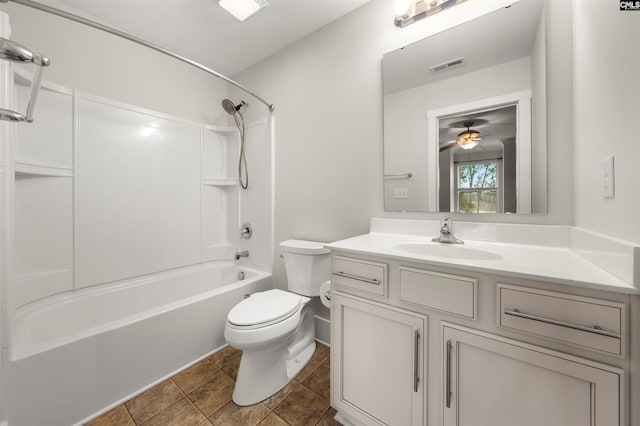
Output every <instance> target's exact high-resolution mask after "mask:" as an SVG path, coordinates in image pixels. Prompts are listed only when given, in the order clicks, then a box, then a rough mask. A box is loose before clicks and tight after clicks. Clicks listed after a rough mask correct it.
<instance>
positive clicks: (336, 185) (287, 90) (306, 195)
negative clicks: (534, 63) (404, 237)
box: [235, 0, 573, 285]
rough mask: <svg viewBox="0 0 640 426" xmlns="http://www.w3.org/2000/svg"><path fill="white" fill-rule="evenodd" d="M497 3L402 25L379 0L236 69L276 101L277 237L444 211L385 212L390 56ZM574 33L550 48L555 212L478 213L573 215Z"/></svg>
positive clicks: (346, 231)
mask: <svg viewBox="0 0 640 426" xmlns="http://www.w3.org/2000/svg"><path fill="white" fill-rule="evenodd" d="M569 1H570V0H559V1H553V2H551V3H567V2H569ZM498 3H499V2H497V1H470V2H465V3H463V4H461V5H459V6H456V7H455V8H453V9H450V10H448V11H447V12H443V13H441V14H438V15H435V16H432V17H430V18H428V19H425V20H423V21H420V22H418V23H415V24H413V25H410V26H408V27H406V28H404V29H399V28H396V27H395V26H394V25H393V10H392V9H393V8H392V4H391V2H390V1H385V0H372V1H371V2H369V3H367V4H366V5H364V6H362V7H360V8H359V9H356V10H355V11H354V12H352V13H350V14H348V15H346V16H344V17H343V18H341V19H339V20H337V21H335V22H333V23H332V24H330V25H328V26H327V27H325V28H323V29H321V30H319V31H317V32H315V33H313V34H311V35H310V36H308V37H306V38H305V39H303V40H301V41H299V42H297V43H295V44H293V45H291V46H289V47H288V48H286V49H284V50H282V51H280V52H279V53H277V54H275V55H273V56H271V57H270V58H268V59H266V60H265V61H263V62H261V63H259V64H258V65H256V66H254V67H252V68H251V69H249V70H247V71H245V72H243V73H241V74H239V75H237V76H235V77H236V79H237V80H238V81H240V82H241V83H243V84H247V85H249V86H250V87H252V88H254V89H255V90H256V91H258V92H259V93H261V94H262V95H263V96H264V97H265V98H267V99H269V101H270V102H273V103H274V104H275V107H276V111H275V116H276V118H277V128H276V140H275V144H276V148H275V149H276V160H275V161H276V200H275V203H276V206H275V209H276V216H275V217H276V224H275V241H276V244H277V242H279V241H282V240H285V239H287V238H307V239H316V240H322V241H332V240H338V239H342V238H347V237H351V236H355V235H357V234H362V233H366V232H367V231H368V228H369V218H370V217H372V216H387V217H404V218H425V219H427V218H429V219H433V218H439V217H440V214H427V213H404V214H403V213H385V212H384V211H383V186H382V132H383V129H382V118H383V117H382V79H381V58H382V55H383V54H384V53H385V52H388V51H390V50H393V49H396V48H399V47H401V46H404V45H406V44H408V43H411V42H413V41H416V40H418V39H421V38H423V37H425V36H427V35H429V34H433V33H435V32H438V31H441V30H443V29H446V28H448V27H450V26H452V25H455V24H456V23H458V22H460V21H461V20H462V19H463V17H464V16H463V15H465V14H471V12H470V11H471V10H473V11H474V13H476V14H480V8H483V9H485V10H490V9H491V8H492V7H494V8H495V7H496V4H498ZM506 3H508V2H502V4H503V5H504V4H506ZM570 30H571V29H570V28H569V31H570ZM570 40H571V39H570V37H569V38H567V39H566V40H565V39H558V40H554V41H553V42H550V41H549V42H548V46H547V47H548V51H549V54H550V55H555V56H557V57H558V58H560V59H563V60H564V62H562V63H560V64H559V65H558V68H554V69H553V70H551V71H550V73H549V74H548V75H547V78H548V79H549V81H548V83H549V91H548V93H549V96H550V98H549V99H548V101H549V102H550V103H554V102H556V101H557V102H556V105H555V107H554V108H550V113H551V114H556V115H558V116H560V117H562V118H563V119H562V120H560V119H557V120H550V122H549V125H550V131H549V159H550V160H549V169H550V170H549V176H550V179H552V181H553V184H551V185H549V214H548V215H545V216H529V215H527V216H517V217H514V216H513V215H509V216H485V215H483V216H482V217H480V218H478V220H490V221H502V222H507V221H512V222H513V221H518V222H532V223H554V224H567V223H571V221H572V215H573V212H572V200H571V197H570V196H567V194H570V193H571V192H570V191H571V179H566V178H562V176H566V171H567V169H566V167H565V166H566V161H567V158H571V149H572V145H571V129H572V126H571V122H570V121H569V122H566V121H564V118H565V117H566V107H567V105H568V106H569V107H571V104H572V92H571V87H572V86H571V82H570V80H568V79H567V78H570V77H571V56H570V55H569V56H568V57H565V56H563V55H567V52H570V50H567V49H570V48H571V41H570ZM567 62H568V64H567ZM567 74H568V77H567ZM558 99H559V100H558ZM567 136H568V137H569V138H568V139H567ZM569 172H571V171H570V170H569ZM465 219H466V220H468V219H467V218H465ZM276 253H278V251H277V250H276ZM275 263H276V278H277V280H278V285H283V284H284V282H285V281H284V269H283V266H282V262H281V261H279V260H278V259H277V258H276V262H275Z"/></svg>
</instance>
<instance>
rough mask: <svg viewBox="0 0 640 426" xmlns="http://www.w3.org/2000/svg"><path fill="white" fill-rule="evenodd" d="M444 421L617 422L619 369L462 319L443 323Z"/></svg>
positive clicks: (525, 424)
mask: <svg viewBox="0 0 640 426" xmlns="http://www.w3.org/2000/svg"><path fill="white" fill-rule="evenodd" d="M442 354H443V396H444V397H443V400H444V401H443V405H444V422H443V423H444V425H446V426H450V425H451V426H453V425H456V426H467V425H469V426H470V425H473V426H483V425H486V426H501V425H504V426H513V425H519V426H533V425H536V426H543V425H544V426H566V425H572V426H579V425H584V426H613V425H620V426H621V425H623V424H624V419H623V417H622V416H623V410H621V401H623V396H622V395H623V393H622V392H623V387H622V383H623V382H624V380H623V377H624V376H623V371H622V370H620V369H617V368H614V367H610V366H607V365H604V364H600V363H595V362H592V361H588V360H586V359H581V358H577V357H573V356H570V355H567V354H563V353H561V352H556V351H551V350H547V349H544V348H541V347H538V346H533V345H529V344H526V343H522V342H518V341H515V340H511V339H506V338H502V337H499V336H496V335H492V334H489V333H484V332H480V331H476V330H472V329H468V328H465V327H459V326H455V325H451V324H444V327H443V352H442Z"/></svg>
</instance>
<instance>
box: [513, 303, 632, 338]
mask: <svg viewBox="0 0 640 426" xmlns="http://www.w3.org/2000/svg"><path fill="white" fill-rule="evenodd" d="M504 314H505V315H511V316H513V317H518V318H525V319H530V320H533V321H539V322H544V323H547V324H553V325H558V326H560V327H566V328H572V329H574V330H580V331H586V332H588V333H593V334H598V335H600V336H607V337H614V338H616V339H620V334H618V333H613V332H611V331H606V330H603V329H602V328H600V327H599V326H597V325H596V326H594V327H585V326H583V325H578V324H572V323H569V322H564V321H558V320H554V319H551V318H545V317H539V316H537V315H532V314H525V313H524V312H520V310H518V309H514V310H509V309H505V310H504Z"/></svg>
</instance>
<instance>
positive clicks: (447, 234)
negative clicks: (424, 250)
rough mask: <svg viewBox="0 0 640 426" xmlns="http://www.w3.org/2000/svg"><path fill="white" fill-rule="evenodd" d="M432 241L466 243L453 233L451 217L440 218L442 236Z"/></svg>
mask: <svg viewBox="0 0 640 426" xmlns="http://www.w3.org/2000/svg"><path fill="white" fill-rule="evenodd" d="M431 241H434V242H436V243H444V244H464V241H462V240H459V239H457V238H456V237H455V236H454V235H453V220H452V219H451V218H450V217H443V218H442V219H440V236H439V237H436V238H434V239H432V240H431Z"/></svg>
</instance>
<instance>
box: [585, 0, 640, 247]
mask: <svg viewBox="0 0 640 426" xmlns="http://www.w3.org/2000/svg"><path fill="white" fill-rule="evenodd" d="M574 9H575V21H574V25H575V61H576V72H575V90H576V96H575V136H576V138H575V147H576V148H575V207H576V208H575V223H576V225H577V226H582V227H585V228H589V229H592V230H594V231H598V232H602V233H604V234H607V235H611V236H615V237H620V238H624V239H627V240H631V241H634V242H636V243H640V225H639V224H638V218H640V178H639V177H638V165H639V164H640V138H639V137H638V135H637V134H636V131H635V129H636V127H637V126H638V122H639V120H640V83H639V81H638V76H640V48H639V47H638V42H640V14H639V13H638V12H623V11H619V10H618V1H616V0H606V1H605V0H580V1H574ZM609 155H614V156H615V198H614V199H603V198H602V196H601V193H602V182H601V180H602V179H601V175H600V159H602V158H604V157H606V156H609Z"/></svg>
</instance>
